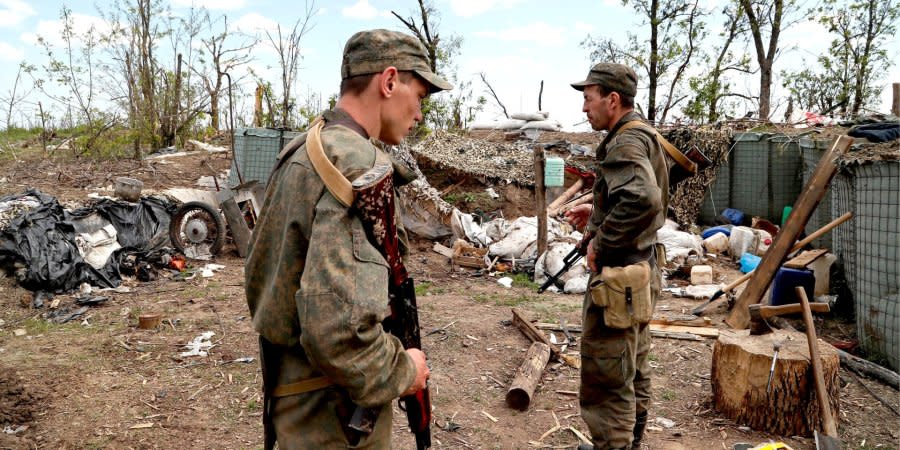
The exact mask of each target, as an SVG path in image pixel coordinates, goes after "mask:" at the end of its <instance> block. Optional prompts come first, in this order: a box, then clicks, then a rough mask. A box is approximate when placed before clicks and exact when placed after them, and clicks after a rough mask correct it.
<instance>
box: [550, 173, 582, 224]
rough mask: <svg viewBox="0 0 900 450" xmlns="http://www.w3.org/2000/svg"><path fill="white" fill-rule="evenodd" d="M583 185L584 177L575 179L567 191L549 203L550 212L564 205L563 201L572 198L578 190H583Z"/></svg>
mask: <svg viewBox="0 0 900 450" xmlns="http://www.w3.org/2000/svg"><path fill="white" fill-rule="evenodd" d="M582 186H584V180H583V179H581V178H579V179H577V180H575V183H574V184H572V185H571V186H569V188H568V189H566V191H565V192H563V193H562V194H561V195H560V196H559V197H556V200H553V201H552V202H550V204H549V205H547V211H548V212H549V211H553V210H555V209H558V208H559V207H560V206H562V204H563V203H565V202H567V201H569V200H571V199H572V197H574V196H575V194H577V193H578V191H580V190H581V187H582ZM548 215H550V216H552V214H548Z"/></svg>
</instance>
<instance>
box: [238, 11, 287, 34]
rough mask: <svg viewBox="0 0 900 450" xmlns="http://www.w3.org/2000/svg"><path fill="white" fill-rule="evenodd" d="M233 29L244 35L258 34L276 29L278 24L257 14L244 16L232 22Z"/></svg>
mask: <svg viewBox="0 0 900 450" xmlns="http://www.w3.org/2000/svg"><path fill="white" fill-rule="evenodd" d="M234 29H235V30H238V31H243V32H245V33H251V34H252V33H258V32H265V31H274V30H276V29H278V22H276V21H274V20H272V19H270V18H268V17H266V16H263V15H261V14H257V13H250V14H244V15H243V16H241V17H239V18H238V20H236V21H235V22H234Z"/></svg>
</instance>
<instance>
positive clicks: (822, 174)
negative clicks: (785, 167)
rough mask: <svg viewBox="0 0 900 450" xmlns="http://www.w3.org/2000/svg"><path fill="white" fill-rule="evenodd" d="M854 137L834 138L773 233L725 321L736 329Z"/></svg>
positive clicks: (741, 326)
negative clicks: (788, 211)
mask: <svg viewBox="0 0 900 450" xmlns="http://www.w3.org/2000/svg"><path fill="white" fill-rule="evenodd" d="M852 143H853V138H851V137H849V136H839V137H838V138H837V140H835V142H834V145H833V146H832V147H831V150H829V151H827V152H825V153H824V154H823V155H822V158H821V159H820V160H819V164H818V165H817V166H816V169H815V171H814V172H813V175H812V178H810V180H809V182H808V183H807V184H806V186H805V187H804V188H803V192H802V193H801V194H800V196H799V197H798V198H797V201H796V203H794V206H793V208H792V209H791V214H790V216H788V219H787V222H786V223H785V224H784V227H783V228H782V229H781V231H780V232H779V233H778V234H777V235H775V241H774V242H772V246H771V247H769V250H768V251H767V252H766V253H765V255H764V256H763V258H762V261H760V263H759V266H757V268H756V270H754V271H753V272H752V273H753V276H752V277H751V278H750V282H749V283H748V284H747V287H746V288H745V289H744V290H743V292H741V296H740V297H739V298H738V300H737V303H736V304H735V307H734V309H733V310H732V311H731V314H730V315H729V316H728V318H727V319H726V320H725V321H726V322H727V323H728V325H730V326H731V327H732V328H735V329H744V328H747V326H748V325H749V324H750V313H749V312H748V311H747V307H748V306H750V305H752V304H755V303H759V302H760V300H762V297H763V294H765V292H766V289H768V287H769V284H770V283H771V282H772V278H773V277H774V276H775V272H777V271H778V268H779V267H780V266H781V262H782V261H784V258H785V257H786V256H787V255H788V253H789V250H790V249H791V247H792V246H793V244H794V241H795V240H797V236H798V235H799V234H800V233H801V232H802V231H803V229H804V228H805V227H806V222H807V221H809V217H810V216H811V215H812V213H813V211H814V210H815V209H816V206H818V205H819V202H820V201H821V200H822V197H824V196H825V193H826V192H827V191H828V184H829V183H831V179H832V177H834V174H835V172H837V166H836V165H835V163H834V161H835V159H836V158H837V157H839V156H840V155H842V154H844V153H846V152H847V150H848V149H849V148H850V145H851V144H852Z"/></svg>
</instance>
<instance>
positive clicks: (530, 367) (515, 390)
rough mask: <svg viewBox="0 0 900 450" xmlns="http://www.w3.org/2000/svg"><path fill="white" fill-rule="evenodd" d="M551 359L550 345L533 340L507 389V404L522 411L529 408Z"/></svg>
mask: <svg viewBox="0 0 900 450" xmlns="http://www.w3.org/2000/svg"><path fill="white" fill-rule="evenodd" d="M549 361H550V346H548V345H547V344H545V343H543V342H533V343H532V344H531V348H529V349H528V353H525V361H523V362H522V365H521V366H519V369H518V370H516V377H515V378H513V381H512V384H510V385H509V390H508V391H506V404H507V405H509V407H510V408H515V409H518V410H521V411H524V410H526V409H528V404H529V403H531V396H532V395H533V394H534V390H535V389H537V385H538V383H540V382H541V375H542V374H543V373H544V367H546V366H547V363H548V362H549Z"/></svg>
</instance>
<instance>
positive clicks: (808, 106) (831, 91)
mask: <svg viewBox="0 0 900 450" xmlns="http://www.w3.org/2000/svg"><path fill="white" fill-rule="evenodd" d="M811 14H812V15H814V18H813V19H811V20H816V21H818V22H819V23H821V24H822V25H824V26H825V27H826V28H827V29H828V31H829V32H831V33H832V35H833V36H835V38H834V39H833V40H832V41H831V45H830V47H829V49H828V53H826V54H823V55H820V56H818V57H817V58H816V61H815V66H816V68H815V69H811V68H810V67H809V66H807V67H806V68H804V69H803V70H800V71H796V72H783V73H782V76H783V77H784V79H785V81H784V86H785V87H786V88H787V89H788V90H789V91H790V94H791V98H792V99H793V100H794V101H795V102H796V104H797V106H799V107H800V108H802V109H804V110H809V111H815V112H820V113H825V112H832V111H837V112H840V113H842V114H850V115H856V114H859V112H860V111H861V110H862V109H864V108H865V107H867V106H870V105H872V104H873V103H875V102H876V101H877V100H878V97H879V95H880V94H881V89H882V87H881V85H882V84H881V83H879V80H880V79H881V77H882V75H883V74H884V73H886V72H887V69H888V68H889V66H890V57H889V55H888V53H887V49H886V48H885V47H886V45H887V43H888V42H887V41H888V40H889V39H892V38H893V37H894V34H895V33H896V31H897V22H898V19H900V4H897V3H895V2H885V1H881V0H850V1H838V0H825V1H824V2H823V3H822V4H821V5H820V6H819V7H818V8H817V9H815V10H814V11H812V12H811Z"/></svg>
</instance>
